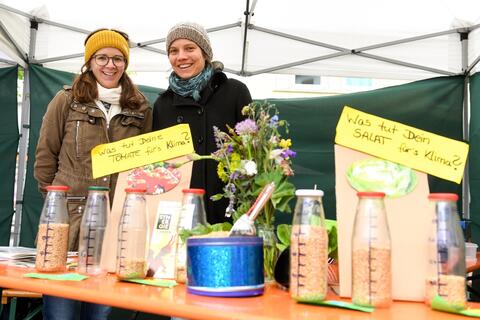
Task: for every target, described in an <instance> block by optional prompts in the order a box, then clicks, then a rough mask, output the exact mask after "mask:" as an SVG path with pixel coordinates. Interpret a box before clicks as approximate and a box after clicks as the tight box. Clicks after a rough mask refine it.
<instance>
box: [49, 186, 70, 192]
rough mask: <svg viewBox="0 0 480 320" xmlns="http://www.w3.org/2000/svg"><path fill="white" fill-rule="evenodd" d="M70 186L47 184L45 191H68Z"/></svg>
mask: <svg viewBox="0 0 480 320" xmlns="http://www.w3.org/2000/svg"><path fill="white" fill-rule="evenodd" d="M69 189H70V188H69V187H67V186H48V187H47V191H68V190H69Z"/></svg>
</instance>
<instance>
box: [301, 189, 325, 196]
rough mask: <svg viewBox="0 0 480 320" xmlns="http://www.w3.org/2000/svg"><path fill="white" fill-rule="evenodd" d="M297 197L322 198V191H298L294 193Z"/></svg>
mask: <svg viewBox="0 0 480 320" xmlns="http://www.w3.org/2000/svg"><path fill="white" fill-rule="evenodd" d="M295 195H296V196H297V197H323V191H322V190H318V189H298V190H297V191H295Z"/></svg>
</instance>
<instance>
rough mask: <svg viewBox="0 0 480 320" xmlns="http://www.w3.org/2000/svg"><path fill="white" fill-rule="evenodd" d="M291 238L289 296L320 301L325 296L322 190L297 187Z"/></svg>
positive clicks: (325, 244)
mask: <svg viewBox="0 0 480 320" xmlns="http://www.w3.org/2000/svg"><path fill="white" fill-rule="evenodd" d="M295 195H296V196H297V202H296V205H295V212H294V216H293V223H292V234H291V241H290V295H291V296H292V298H294V299H298V298H303V299H314V300H323V299H325V296H326V295H327V275H328V271H327V268H328V234H327V229H326V227H325V213H324V210H323V204H322V197H323V191H322V190H309V189H303V190H302V189H299V190H297V191H296V192H295Z"/></svg>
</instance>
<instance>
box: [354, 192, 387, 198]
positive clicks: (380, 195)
mask: <svg viewBox="0 0 480 320" xmlns="http://www.w3.org/2000/svg"><path fill="white" fill-rule="evenodd" d="M357 196H358V197H368V198H384V197H385V192H372V191H360V192H357Z"/></svg>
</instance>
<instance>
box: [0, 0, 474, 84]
mask: <svg viewBox="0 0 480 320" xmlns="http://www.w3.org/2000/svg"><path fill="white" fill-rule="evenodd" d="M247 3H248V4H249V10H250V13H251V14H252V11H253V15H252V16H251V19H250V21H249V22H250V24H249V25H248V28H247V37H246V42H245V39H244V35H245V18H246V16H245V12H246V11H247V12H248V10H247ZM1 5H3V6H4V8H2V7H1ZM5 6H8V8H10V9H11V8H13V10H7V9H6V8H5ZM16 10H17V11H16ZM21 12H24V14H21ZM479 17H480V1H477V0H422V1H418V0H404V1H401V2H399V1H385V0H368V1H353V0H337V1H330V2H324V1H316V0H295V1H291V0H258V1H255V0H250V1H247V0H231V1H224V0H204V1H197V0H183V1H182V3H181V5H180V4H179V3H178V2H175V1H157V2H151V1H147V0H136V1H135V2H126V3H125V2H118V1H117V2H114V1H98V0H96V1H93V0H84V1H82V2H67V1H64V0H23V1H18V0H0V19H1V20H0V21H1V22H2V23H3V25H4V28H5V29H6V30H8V33H10V34H13V35H14V37H13V39H15V42H18V44H17V47H18V48H21V49H20V50H18V49H16V48H15V45H12V40H11V39H9V37H8V36H7V35H6V34H5V32H4V33H0V51H1V52H3V54H4V55H6V56H7V57H10V58H11V59H12V60H15V61H18V60H20V57H22V55H21V51H22V50H23V51H25V52H29V51H30V50H29V49H30V48H29V41H30V21H29V18H32V19H34V20H36V21H38V22H39V26H38V32H37V34H36V46H35V50H34V51H35V56H34V57H29V59H30V61H33V62H40V63H42V64H43V65H45V66H47V67H51V68H59V69H61V70H65V71H72V72H78V71H79V70H80V67H81V65H82V64H83V60H82V59H81V58H79V56H81V54H82V52H83V41H84V38H85V36H86V34H87V33H88V32H90V31H92V30H95V29H98V28H100V27H109V28H117V29H120V30H122V31H125V32H127V33H128V34H129V36H130V40H131V45H132V51H131V52H132V53H131V62H130V66H129V70H130V71H131V72H143V71H168V70H170V67H169V63H168V59H167V57H166V56H165V52H164V51H165V37H166V35H167V32H168V30H169V28H170V27H171V26H173V25H174V24H175V23H178V22H181V21H195V22H198V23H200V24H202V25H203V26H205V27H206V28H207V30H208V31H209V34H210V37H211V42H212V47H213V50H214V59H216V60H220V61H222V62H223V63H224V65H225V68H226V70H227V71H232V72H234V73H237V74H240V75H246V76H249V75H256V74H260V73H262V72H267V73H302V74H315V75H333V76H335V75H336V76H345V75H346V74H347V75H348V76H364V77H384V78H397V79H412V80H414V79H417V77H419V78H424V77H432V76H439V75H443V74H458V73H461V72H462V59H461V43H460V36H459V33H458V31H470V30H475V28H474V27H475V23H478V22H479V21H480V19H479ZM472 26H474V27H473V28H472ZM454 28H464V29H461V30H460V29H454ZM449 30H453V33H450V34H444V33H445V32H448V31H449ZM438 33H441V34H443V35H441V36H436V37H432V38H428V39H422V40H416V41H414V42H410V43H402V44H400V43H399V42H400V41H401V40H403V39H411V38H415V37H417V38H420V37H422V36H424V35H428V34H438ZM476 38H478V32H477V31H476V30H475V31H473V32H471V34H470V35H469V42H470V43H469V51H468V56H469V63H472V62H473V61H475V59H477V57H478V56H479V54H480V48H479V46H480V44H479V43H478V42H479V41H478V40H477V39H476ZM386 43H387V44H388V43H390V44H391V43H394V45H391V46H381V45H382V44H386ZM244 44H245V46H244ZM137 46H147V47H146V48H137ZM379 46H381V47H379ZM372 48H373V49H372ZM351 50H356V52H355V55H352V54H351ZM357 55H364V56H363V57H360V56H357ZM366 55H370V58H372V57H373V56H371V55H374V56H375V57H378V58H379V59H380V61H374V60H372V59H369V58H366V57H365V56H366ZM32 58H33V59H32ZM325 58H331V59H332V60H324V59H325ZM54 60H56V61H54ZM388 61H390V63H389V62H388ZM18 62H20V61H18ZM391 62H403V63H405V64H406V67H401V66H399V65H395V64H392V63H391ZM416 65H419V66H422V67H423V70H422V68H420V69H415V68H414V67H415V66H416ZM382 70H383V71H382ZM427 70H430V71H427ZM435 70H439V71H440V72H435ZM475 70H476V69H475Z"/></svg>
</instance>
